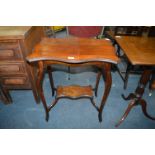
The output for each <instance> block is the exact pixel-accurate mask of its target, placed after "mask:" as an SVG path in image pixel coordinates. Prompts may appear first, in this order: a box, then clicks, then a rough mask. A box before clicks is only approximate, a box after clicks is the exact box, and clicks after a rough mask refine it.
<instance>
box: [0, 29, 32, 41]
mask: <svg viewBox="0 0 155 155" xmlns="http://www.w3.org/2000/svg"><path fill="white" fill-rule="evenodd" d="M31 29H32V26H0V39H3V40H4V39H23V38H25V37H26V35H27V34H28V33H29V32H30V30H31Z"/></svg>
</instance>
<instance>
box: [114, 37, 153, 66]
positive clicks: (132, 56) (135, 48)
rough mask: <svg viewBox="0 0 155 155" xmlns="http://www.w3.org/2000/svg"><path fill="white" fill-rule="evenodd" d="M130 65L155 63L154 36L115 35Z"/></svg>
mask: <svg viewBox="0 0 155 155" xmlns="http://www.w3.org/2000/svg"><path fill="white" fill-rule="evenodd" d="M115 40H116V42H117V43H118V44H119V46H120V47H121V49H122V50H123V52H124V53H125V55H126V56H127V58H128V59H129V61H130V62H131V64H132V65H155V38H154V37H143V36H141V37H138V36H135V37H134V36H115Z"/></svg>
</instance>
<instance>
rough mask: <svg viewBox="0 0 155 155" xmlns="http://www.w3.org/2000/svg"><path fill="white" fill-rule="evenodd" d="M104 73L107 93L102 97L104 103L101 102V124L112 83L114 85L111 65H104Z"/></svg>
mask: <svg viewBox="0 0 155 155" xmlns="http://www.w3.org/2000/svg"><path fill="white" fill-rule="evenodd" d="M102 72H104V76H105V77H104V78H105V91H104V95H103V97H102V101H101V105H100V108H99V113H98V118H99V122H102V111H103V108H104V105H105V103H106V100H107V97H108V95H109V92H110V89H111V83H112V78H111V64H109V63H105V64H104V65H103V70H102Z"/></svg>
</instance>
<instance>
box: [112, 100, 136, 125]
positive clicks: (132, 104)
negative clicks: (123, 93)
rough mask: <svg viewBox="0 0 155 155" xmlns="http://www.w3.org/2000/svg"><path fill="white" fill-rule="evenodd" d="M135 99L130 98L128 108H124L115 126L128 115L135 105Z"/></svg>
mask: <svg viewBox="0 0 155 155" xmlns="http://www.w3.org/2000/svg"><path fill="white" fill-rule="evenodd" d="M135 105H136V103H135V100H132V101H131V102H130V103H129V105H128V108H127V109H126V111H125V113H124V115H123V116H122V118H121V119H120V121H119V122H118V123H117V124H116V125H115V126H116V127H118V126H119V125H120V124H121V123H122V122H123V121H124V120H125V118H126V117H127V116H128V114H129V112H130V111H131V109H132V107H133V106H135Z"/></svg>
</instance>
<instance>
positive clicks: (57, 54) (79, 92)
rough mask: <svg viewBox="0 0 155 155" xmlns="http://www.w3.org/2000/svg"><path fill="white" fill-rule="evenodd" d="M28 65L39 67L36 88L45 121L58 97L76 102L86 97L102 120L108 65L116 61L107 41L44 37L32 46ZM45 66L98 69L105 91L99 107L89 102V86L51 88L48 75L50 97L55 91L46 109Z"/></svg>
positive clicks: (108, 82) (90, 91)
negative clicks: (43, 84)
mask: <svg viewBox="0 0 155 155" xmlns="http://www.w3.org/2000/svg"><path fill="white" fill-rule="evenodd" d="M27 60H28V62H30V63H32V64H33V63H35V62H36V63H37V64H38V66H39V68H38V69H39V72H38V80H37V87H38V90H39V93H40V96H41V99H42V103H43V106H44V109H45V112H46V120H47V121H48V119H49V111H50V110H51V108H53V107H54V106H55V105H56V103H57V101H58V100H59V99H60V98H70V99H78V98H82V97H86V98H88V99H90V100H91V103H92V104H93V105H94V106H95V108H96V109H97V110H98V112H99V113H98V117H99V121H100V122H101V121H102V110H103V107H104V105H105V102H106V100H107V97H108V95H109V92H110V88H111V83H112V79H111V63H114V64H116V63H117V62H118V58H117V56H116V55H115V53H114V47H113V46H112V45H111V43H110V41H107V40H96V39H88V38H66V39H49V38H44V39H43V40H42V41H41V42H40V43H39V44H38V45H37V46H36V47H35V50H34V52H33V53H32V54H30V55H29V56H28V57H27ZM49 64H51V65H52V64H61V65H67V66H72V67H77V66H87V65H88V66H89V65H94V66H97V67H98V68H100V70H101V72H102V73H103V75H104V76H103V79H104V81H105V92H104V94H103V97H102V101H101V104H100V106H99V107H97V106H96V104H95V103H94V101H93V91H92V87H91V86H79V85H71V86H58V87H57V88H55V87H54V82H53V78H52V74H51V75H50V77H51V78H50V81H51V87H52V94H53V95H54V92H55V90H56V98H55V100H54V101H53V102H52V103H51V105H50V106H47V104H46V99H45V97H44V91H43V87H42V80H43V75H44V70H46V67H47V66H49Z"/></svg>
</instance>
